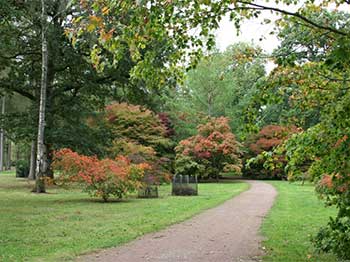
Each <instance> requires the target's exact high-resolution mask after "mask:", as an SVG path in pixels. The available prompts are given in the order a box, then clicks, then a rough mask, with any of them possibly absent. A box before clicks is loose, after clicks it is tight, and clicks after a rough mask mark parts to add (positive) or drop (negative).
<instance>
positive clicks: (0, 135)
mask: <svg viewBox="0 0 350 262" xmlns="http://www.w3.org/2000/svg"><path fill="white" fill-rule="evenodd" d="M4 114H5V96H3V97H2V98H1V115H2V116H3V115H4ZM4 147H5V139H4V129H3V128H1V130H0V171H3V170H4Z"/></svg>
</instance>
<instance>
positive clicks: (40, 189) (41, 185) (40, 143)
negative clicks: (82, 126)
mask: <svg viewBox="0 0 350 262" xmlns="http://www.w3.org/2000/svg"><path fill="white" fill-rule="evenodd" d="M46 23H47V17H46V10H45V0H41V44H42V48H41V53H42V64H41V91H40V106H39V123H38V140H37V155H36V172H35V177H36V178H35V181H36V183H35V189H34V191H35V192H36V193H45V180H44V179H45V174H46V168H47V165H46V163H45V161H46V157H45V152H44V151H45V145H44V138H45V107H46V91H47V64H48V50H47V49H48V48H47V38H46V29H47V28H46Z"/></svg>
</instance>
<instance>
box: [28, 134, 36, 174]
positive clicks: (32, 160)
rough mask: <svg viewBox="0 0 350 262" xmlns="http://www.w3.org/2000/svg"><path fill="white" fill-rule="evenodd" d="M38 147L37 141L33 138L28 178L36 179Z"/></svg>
mask: <svg viewBox="0 0 350 262" xmlns="http://www.w3.org/2000/svg"><path fill="white" fill-rule="evenodd" d="M36 147H37V143H36V141H35V140H33V141H32V145H31V148H30V166H29V175H28V179H30V180H34V179H35V167H36Z"/></svg>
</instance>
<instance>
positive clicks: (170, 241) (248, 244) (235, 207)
mask: <svg viewBox="0 0 350 262" xmlns="http://www.w3.org/2000/svg"><path fill="white" fill-rule="evenodd" d="M246 182H248V183H249V184H250V185H251V186H250V189H249V190H247V191H245V192H243V193H241V194H240V195H239V196H236V197H234V198H232V199H230V200H228V201H226V202H225V203H224V204H222V205H220V206H218V207H215V208H212V209H209V210H207V211H204V212H203V213H201V214H199V215H196V216H194V217H193V218H191V219H189V220H187V221H185V222H182V223H179V224H175V225H173V226H170V227H168V228H167V229H164V230H162V231H159V232H156V233H152V234H147V235H144V236H142V237H141V238H139V239H136V240H134V241H132V242H130V243H128V244H126V245H124V246H121V247H116V248H110V249H106V250H104V251H101V252H99V253H93V254H89V255H85V256H81V257H79V258H78V261H84V262H85V261H103V262H112V261H113V262H119V261H120V262H144V261H151V262H180V261H181V262H199V261H201V262H228V261H230V262H251V261H260V260H259V256H261V255H263V251H262V249H261V246H260V243H261V240H262V237H261V236H260V235H259V228H260V225H261V222H262V220H263V218H264V216H265V215H266V214H267V212H268V211H269V209H270V208H271V206H272V204H273V202H274V198H275V196H276V195H277V192H276V190H275V189H274V188H273V187H272V186H271V185H270V184H267V183H264V182H260V181H246Z"/></svg>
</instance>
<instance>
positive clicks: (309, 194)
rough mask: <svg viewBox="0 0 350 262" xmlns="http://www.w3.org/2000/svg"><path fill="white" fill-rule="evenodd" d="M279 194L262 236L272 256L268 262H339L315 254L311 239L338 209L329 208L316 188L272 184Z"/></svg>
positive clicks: (267, 258)
mask: <svg viewBox="0 0 350 262" xmlns="http://www.w3.org/2000/svg"><path fill="white" fill-rule="evenodd" d="M270 183H271V184H272V185H273V186H274V187H275V188H276V189H277V191H278V194H279V195H278V197H277V199H276V202H275V205H274V207H273V208H272V210H271V211H270V213H269V215H268V216H267V218H266V219H265V221H264V223H263V226H262V234H263V235H264V236H266V238H267V240H266V241H264V244H263V245H264V246H265V247H266V249H267V253H268V255H267V256H266V257H264V261H265V262H304V261H305V262H306V261H307V262H311V261H312V262H323V261H324V262H333V261H334V262H335V261H337V260H336V258H335V257H334V256H331V255H324V254H323V255H318V254H316V253H315V252H314V249H313V247H312V243H311V242H310V238H311V236H314V235H315V234H316V233H317V231H318V229H319V228H320V227H321V226H323V225H325V224H326V223H327V221H328V218H329V217H330V216H333V215H335V209H334V208H325V207H324V204H323V202H322V201H320V200H319V199H318V198H317V196H316V194H315V192H314V186H313V185H311V184H307V185H304V186H301V185H300V184H297V183H295V184H290V183H288V182H282V181H273V182H270Z"/></svg>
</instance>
